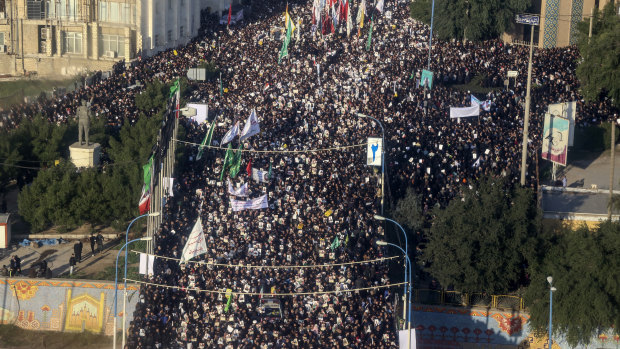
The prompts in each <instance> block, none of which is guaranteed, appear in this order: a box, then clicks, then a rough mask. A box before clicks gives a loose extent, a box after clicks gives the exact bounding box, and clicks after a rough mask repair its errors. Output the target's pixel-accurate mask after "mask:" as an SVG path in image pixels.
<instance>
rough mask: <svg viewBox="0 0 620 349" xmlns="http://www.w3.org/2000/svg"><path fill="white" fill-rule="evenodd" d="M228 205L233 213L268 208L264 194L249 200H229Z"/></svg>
mask: <svg viewBox="0 0 620 349" xmlns="http://www.w3.org/2000/svg"><path fill="white" fill-rule="evenodd" d="M230 205H231V206H232V210H233V211H235V212H236V211H243V210H260V209H261V208H267V206H268V203H267V195H266V194H265V195H262V196H259V197H257V198H256V199H251V200H235V199H230Z"/></svg>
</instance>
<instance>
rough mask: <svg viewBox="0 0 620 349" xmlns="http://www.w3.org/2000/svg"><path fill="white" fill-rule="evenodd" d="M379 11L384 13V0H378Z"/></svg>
mask: <svg viewBox="0 0 620 349" xmlns="http://www.w3.org/2000/svg"><path fill="white" fill-rule="evenodd" d="M377 11H379V12H380V13H383V0H379V1H377Z"/></svg>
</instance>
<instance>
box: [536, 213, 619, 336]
mask: <svg viewBox="0 0 620 349" xmlns="http://www.w3.org/2000/svg"><path fill="white" fill-rule="evenodd" d="M531 275H532V282H531V284H530V286H529V287H528V289H527V291H526V293H525V301H526V305H527V306H528V308H529V310H530V315H531V318H530V326H532V328H533V329H534V330H536V331H537V332H544V331H545V330H546V329H547V326H548V321H549V284H548V283H547V280H546V278H547V276H549V275H551V276H553V286H554V287H555V288H556V289H557V291H555V292H554V294H553V329H554V336H558V335H563V336H565V338H566V340H567V341H568V343H569V344H570V345H571V346H573V347H585V346H587V345H588V344H589V343H590V341H591V340H593V339H596V336H598V334H599V333H600V331H606V330H608V329H610V328H611V327H613V328H614V329H615V331H616V333H618V329H620V226H619V225H618V223H610V222H605V223H603V224H601V226H600V227H598V228H597V229H594V230H593V231H590V230H589V229H588V228H587V227H586V226H585V225H584V226H582V227H580V228H578V229H577V230H575V231H570V230H568V229H566V230H565V231H564V232H563V233H562V234H559V235H556V236H555V237H554V238H553V241H552V243H550V244H549V246H548V249H547V252H546V254H545V257H544V260H543V263H542V264H541V265H540V266H537V267H533V268H531Z"/></svg>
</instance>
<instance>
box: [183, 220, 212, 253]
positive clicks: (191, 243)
mask: <svg viewBox="0 0 620 349" xmlns="http://www.w3.org/2000/svg"><path fill="white" fill-rule="evenodd" d="M204 253H207V241H206V240H205V234H204V232H203V231H202V219H200V216H198V220H197V221H196V224H194V228H192V232H191V233H190V234H189V237H188V238H187V243H186V244H185V247H184V248H183V255H182V256H181V261H180V263H187V261H189V260H190V259H192V258H194V257H196V256H199V255H201V254H204Z"/></svg>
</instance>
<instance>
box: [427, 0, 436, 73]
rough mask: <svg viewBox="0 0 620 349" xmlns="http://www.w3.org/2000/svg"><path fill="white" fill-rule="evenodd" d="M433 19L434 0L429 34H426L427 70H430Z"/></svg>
mask: <svg viewBox="0 0 620 349" xmlns="http://www.w3.org/2000/svg"><path fill="white" fill-rule="evenodd" d="M433 19H435V0H433V4H432V5H431V32H430V34H428V65H427V68H426V69H428V70H429V71H430V70H431V50H432V49H433Z"/></svg>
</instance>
